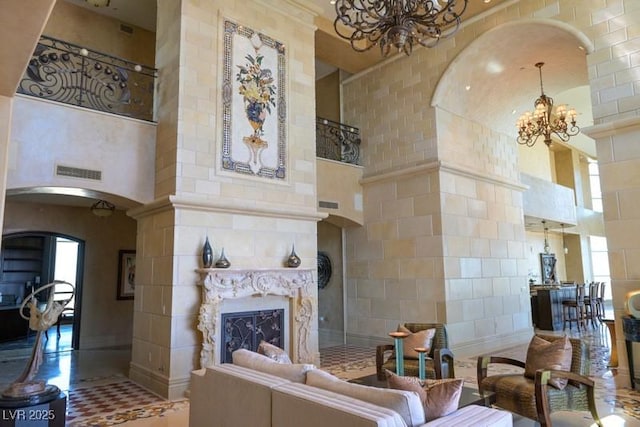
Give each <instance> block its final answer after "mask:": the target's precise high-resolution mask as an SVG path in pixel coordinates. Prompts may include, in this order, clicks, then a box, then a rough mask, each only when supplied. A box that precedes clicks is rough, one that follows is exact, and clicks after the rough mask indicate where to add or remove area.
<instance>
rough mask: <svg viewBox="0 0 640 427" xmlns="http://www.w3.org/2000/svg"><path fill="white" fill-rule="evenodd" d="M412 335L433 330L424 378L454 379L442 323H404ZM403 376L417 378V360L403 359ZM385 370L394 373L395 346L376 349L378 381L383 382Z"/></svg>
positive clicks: (451, 358)
mask: <svg viewBox="0 0 640 427" xmlns="http://www.w3.org/2000/svg"><path fill="white" fill-rule="evenodd" d="M404 326H405V328H407V329H408V330H409V331H411V332H412V333H416V332H420V331H424V330H426V329H435V330H436V331H435V335H434V337H433V341H432V344H431V349H430V350H429V353H428V354H427V357H426V369H425V376H426V378H430V379H441V378H454V377H455V376H454V369H453V353H452V352H451V350H449V348H448V347H449V339H448V337H447V329H446V328H445V325H444V324H442V323H405V324H404ZM403 360H404V375H406V376H414V377H417V376H418V374H419V369H420V368H419V361H418V359H411V358H407V357H404V358H403ZM385 369H388V370H390V371H392V372H396V356H395V346H394V345H393V344H384V345H379V346H378V347H377V348H376V374H377V376H378V379H379V380H380V381H385V380H386V376H385V373H384V371H385Z"/></svg>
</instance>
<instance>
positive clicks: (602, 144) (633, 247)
mask: <svg viewBox="0 0 640 427" xmlns="http://www.w3.org/2000/svg"><path fill="white" fill-rule="evenodd" d="M589 132H590V135H591V136H593V137H594V138H595V139H596V148H597V150H598V164H599V165H600V179H601V184H602V195H603V203H604V223H605V232H606V237H607V247H608V250H609V268H610V271H611V291H612V294H613V308H614V314H615V317H616V319H617V321H616V329H617V336H618V354H619V355H620V357H621V359H622V360H621V366H622V372H623V373H624V369H625V366H628V365H627V363H626V352H625V345H624V335H623V334H622V325H621V322H620V320H619V319H620V317H621V316H623V315H624V314H625V311H624V301H625V296H626V294H627V293H628V292H630V291H637V290H640V268H639V267H640V247H639V245H638V238H637V237H638V236H639V235H640V210H639V209H638V200H639V197H640V172H639V171H640V148H639V147H638V139H639V138H640V120H639V119H637V118H630V119H626V120H625V119H622V120H619V121H617V122H616V121H614V122H611V123H607V124H606V125H601V126H595V127H594V128H593V129H591V130H589ZM634 358H635V361H634V364H635V370H636V377H637V376H638V373H639V371H640V354H638V352H637V351H636V352H635V353H634Z"/></svg>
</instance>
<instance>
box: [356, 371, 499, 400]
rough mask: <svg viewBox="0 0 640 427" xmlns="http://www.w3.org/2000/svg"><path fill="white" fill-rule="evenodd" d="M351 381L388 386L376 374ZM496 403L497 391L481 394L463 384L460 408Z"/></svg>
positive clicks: (382, 386) (373, 385)
mask: <svg viewBox="0 0 640 427" xmlns="http://www.w3.org/2000/svg"><path fill="white" fill-rule="evenodd" d="M349 382H350V383H355V384H361V385H368V386H372V387H378V388H387V381H380V380H379V379H378V376H377V375H376V374H373V375H367V376H366V377H360V378H354V379H352V380H349ZM494 403H496V394H495V393H493V392H485V393H484V395H480V393H479V392H478V389H476V388H473V387H469V386H462V393H461V394H460V402H459V403H458V409H460V408H464V407H465V406H469V405H480V406H487V407H490V406H491V405H492V404H494Z"/></svg>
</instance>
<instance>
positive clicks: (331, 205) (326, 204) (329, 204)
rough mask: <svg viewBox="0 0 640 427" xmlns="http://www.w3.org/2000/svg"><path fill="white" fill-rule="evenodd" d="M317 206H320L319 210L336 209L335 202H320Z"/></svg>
mask: <svg viewBox="0 0 640 427" xmlns="http://www.w3.org/2000/svg"><path fill="white" fill-rule="evenodd" d="M318 206H320V207H321V208H327V209H338V203H336V202H325V201H322V200H320V201H319V202H318Z"/></svg>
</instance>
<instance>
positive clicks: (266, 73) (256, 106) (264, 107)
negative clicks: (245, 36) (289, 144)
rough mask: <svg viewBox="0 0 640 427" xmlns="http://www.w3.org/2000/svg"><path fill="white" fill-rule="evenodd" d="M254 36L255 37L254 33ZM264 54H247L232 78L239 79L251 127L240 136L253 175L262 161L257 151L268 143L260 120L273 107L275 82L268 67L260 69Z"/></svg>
mask: <svg viewBox="0 0 640 427" xmlns="http://www.w3.org/2000/svg"><path fill="white" fill-rule="evenodd" d="M254 37H257V36H256V35H255V34H254ZM263 59H264V56H262V55H260V54H256V55H255V56H253V55H247V56H246V60H247V63H246V64H245V65H238V68H239V69H240V70H239V71H238V74H237V75H236V80H237V81H238V82H240V88H239V89H238V92H239V93H240V95H242V97H243V100H244V108H245V113H246V114H247V120H248V121H249V124H250V125H251V128H253V134H251V135H248V136H245V137H243V138H242V142H244V143H245V144H246V145H247V147H249V150H250V152H251V158H250V159H249V167H250V168H251V171H252V172H253V173H254V174H257V173H258V172H260V168H261V167H262V161H261V159H260V153H261V152H262V150H264V149H265V148H267V147H268V146H269V143H268V142H267V141H265V140H264V139H262V138H261V137H262V136H263V135H264V129H263V128H262V127H263V125H264V121H265V119H266V118H267V115H271V107H275V105H276V103H275V100H274V97H275V93H276V91H275V85H274V82H273V76H272V75H271V70H268V69H263V68H262V60H263Z"/></svg>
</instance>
